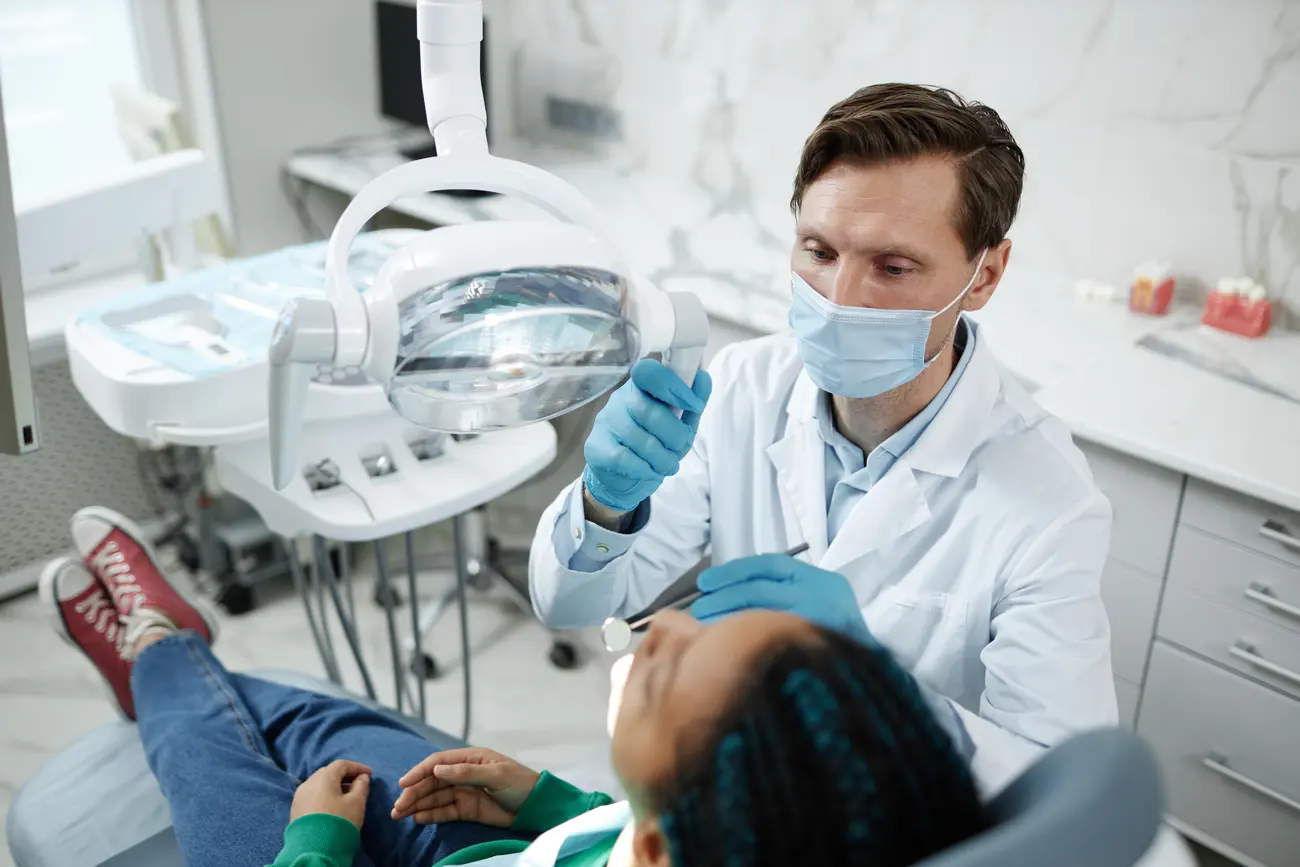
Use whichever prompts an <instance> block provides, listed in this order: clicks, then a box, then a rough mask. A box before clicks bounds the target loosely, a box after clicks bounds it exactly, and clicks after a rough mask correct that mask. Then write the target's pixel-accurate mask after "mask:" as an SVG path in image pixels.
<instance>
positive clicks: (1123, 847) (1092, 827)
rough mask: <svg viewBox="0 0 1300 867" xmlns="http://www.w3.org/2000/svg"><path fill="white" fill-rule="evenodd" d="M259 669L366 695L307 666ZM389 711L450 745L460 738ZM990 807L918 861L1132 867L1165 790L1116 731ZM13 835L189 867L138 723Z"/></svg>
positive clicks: (48, 795)
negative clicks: (962, 837) (969, 828)
mask: <svg viewBox="0 0 1300 867" xmlns="http://www.w3.org/2000/svg"><path fill="white" fill-rule="evenodd" d="M259 676H261V677H265V678H267V679H269V680H275V681H278V682H281V683H287V684H289V685H291V686H298V687H301V688H304V689H312V690H315V691H317V692H322V693H326V694H333V695H346V696H348V697H351V698H355V696H351V695H350V694H348V693H345V692H343V691H341V690H340V689H339V688H338V687H336V686H334V685H333V684H330V683H327V682H325V681H321V680H317V679H315V678H311V677H306V676H304V675H301V674H296V673H292V672H276V671H273V672H259ZM358 700H360V699H358ZM363 703H365V702H364V701H363ZM372 706H373V705H372ZM380 710H381V711H383V712H385V713H387V714H389V715H390V716H392V717H393V718H394V719H399V720H400V721H402V722H403V723H405V724H406V725H408V726H410V727H411V728H413V729H415V730H416V731H419V732H420V733H421V734H423V735H424V736H425V737H427V738H428V739H429V740H430V741H431V742H432V743H434V744H436V745H437V746H438V747H440V748H448V747H452V746H456V745H458V743H459V742H458V741H457V739H455V738H453V737H451V736H450V735H447V734H445V733H443V732H440V731H438V730H436V729H433V728H430V727H429V726H426V725H423V724H421V723H419V722H417V721H415V720H412V719H410V718H407V717H401V716H399V715H398V714H397V713H396V712H394V711H391V710H388V709H386V708H380ZM575 782H576V781H575ZM988 809H989V821H990V827H989V829H988V830H987V831H986V832H984V833H983V834H981V835H979V836H978V837H975V838H973V839H971V840H968V841H966V842H965V843H962V844H961V845H958V846H956V847H953V848H952V849H949V850H948V851H946V852H944V853H942V854H940V855H937V856H934V857H932V858H929V859H927V860H926V861H924V862H923V863H922V864H921V865H918V867H1042V865H1045V864H1050V865H1052V867H1133V865H1134V864H1136V863H1137V862H1138V861H1139V860H1140V859H1141V858H1142V856H1143V855H1144V854H1145V853H1146V852H1147V850H1148V849H1150V847H1151V845H1152V842H1153V841H1154V839H1155V836H1156V833H1157V831H1158V830H1159V827H1160V823H1161V814H1162V810H1163V793H1162V790H1161V786H1160V777H1159V772H1158V770H1157V767H1156V763H1155V759H1154V756H1153V755H1152V753H1151V750H1150V749H1149V748H1148V747H1147V746H1146V745H1145V744H1144V743H1143V742H1142V741H1141V740H1139V739H1138V738H1137V737H1136V736H1135V735H1133V734H1131V733H1129V732H1126V731H1122V730H1119V729H1114V730H1109V729H1108V730H1101V731H1096V732H1090V733H1088V734H1084V735H1080V736H1078V737H1076V738H1074V739H1072V740H1070V741H1068V742H1066V743H1065V744H1062V745H1061V746H1059V747H1057V748H1056V749H1053V750H1051V751H1050V752H1048V753H1047V754H1045V755H1044V756H1043V758H1042V759H1040V760H1039V761H1037V762H1036V763H1035V764H1034V765H1033V766H1032V767H1030V768H1029V769H1028V770H1027V771H1025V772H1024V773H1023V774H1022V775H1021V776H1020V777H1018V778H1017V779H1016V780H1015V781H1014V782H1012V783H1011V785H1009V786H1008V787H1007V788H1006V789H1004V790H1003V791H1002V792H1001V793H1000V794H999V795H998V796H997V797H996V798H994V800H993V801H991V802H990V803H989V808H988ZM8 837H9V848H10V851H11V853H12V854H13V858H14V863H15V864H16V867H183V862H182V860H181V856H180V852H179V850H178V849H177V846H176V839H175V837H174V836H173V835H172V829H171V817H170V814H169V813H168V810H167V803H166V801H165V800H164V799H163V796H162V792H161V791H159V789H158V785H157V783H156V782H155V781H154V779H153V776H152V775H151V774H150V772H149V768H148V766H147V765H146V763H145V759H144V752H143V749H142V748H141V746H140V739H139V738H138V737H137V736H136V734H135V727H134V726H132V725H130V724H128V723H117V724H113V725H109V726H103V727H101V728H99V729H96V730H94V731H92V732H90V733H88V734H87V735H85V736H83V737H82V738H80V739H79V740H77V741H76V742H74V743H73V744H72V745H71V746H70V747H69V748H68V749H67V750H65V751H64V752H62V753H60V754H59V755H58V756H56V757H54V758H53V759H52V760H50V762H48V763H47V764H46V765H45V766H44V767H42V768H41V770H40V771H38V772H37V773H36V774H35V775H33V777H32V778H31V779H30V780H28V781H27V783H26V784H25V785H24V786H23V788H22V789H20V790H19V792H18V794H17V796H16V797H15V798H14V802H13V805H12V807H11V808H10V811H9V818H8Z"/></svg>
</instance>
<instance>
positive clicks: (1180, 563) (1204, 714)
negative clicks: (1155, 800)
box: [1080, 443, 1300, 867]
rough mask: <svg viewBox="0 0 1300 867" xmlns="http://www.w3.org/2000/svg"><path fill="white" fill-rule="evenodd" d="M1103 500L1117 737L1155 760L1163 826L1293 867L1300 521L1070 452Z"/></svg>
mask: <svg viewBox="0 0 1300 867" xmlns="http://www.w3.org/2000/svg"><path fill="white" fill-rule="evenodd" d="M1080 447H1081V448H1082V449H1083V452H1084V454H1085V455H1086V456H1087V458H1088V462H1089V464H1090V465H1091V466H1092V469H1093V475H1094V477H1095V478H1096V480H1097V484H1098V486H1099V487H1100V488H1101V490H1102V492H1103V493H1105V494H1106V496H1107V498H1109V499H1110V501H1111V506H1112V508H1113V510H1114V516H1115V518H1114V529H1113V532H1112V542H1111V550H1110V555H1109V559H1108V560H1107V562H1106V566H1105V569H1104V571H1103V573H1102V587H1101V592H1102V599H1103V601H1104V602H1105V605H1106V611H1107V614H1108V615H1109V617H1110V623H1111V654H1112V660H1113V663H1114V671H1115V693H1116V697H1117V698H1118V700H1119V709H1120V724H1121V725H1125V726H1130V727H1131V726H1134V725H1136V727H1137V730H1138V732H1139V733H1140V734H1142V735H1143V736H1144V737H1145V738H1147V740H1148V741H1149V742H1151V744H1152V745H1153V746H1154V747H1155V749H1156V753H1157V755H1158V756H1159V758H1160V762H1161V768H1162V770H1163V772H1164V775H1165V788H1166V791H1167V792H1168V797H1169V813H1170V815H1171V816H1173V817H1174V818H1175V819H1177V820H1179V821H1180V822H1181V823H1183V824H1184V825H1185V826H1188V827H1191V828H1195V829H1196V830H1197V831H1198V832H1200V836H1201V838H1202V839H1204V840H1209V841H1215V842H1217V844H1218V845H1219V847H1220V848H1221V849H1223V850H1224V851H1225V852H1226V853H1227V854H1229V855H1233V854H1237V853H1240V854H1244V855H1247V856H1249V857H1251V858H1254V859H1256V860H1258V861H1259V862H1260V863H1263V864H1266V865H1268V867H1292V865H1300V854H1297V853H1300V759H1298V758H1297V757H1298V756H1300V752H1297V751H1296V749H1295V745H1296V742H1297V738H1298V737H1300V515H1297V514H1296V513H1295V512H1290V511H1287V510H1285V509H1279V508H1277V507H1274V506H1272V505H1270V504H1268V503H1263V502H1260V501H1258V500H1254V499H1252V498H1250V497H1246V496H1243V495H1241V494H1238V493H1235V492H1232V491H1227V490H1224V489H1222V488H1218V487H1215V486H1213V485H1210V484H1208V483H1206V482H1203V481H1200V480H1198V479H1186V478H1184V477H1183V476H1181V475H1179V474H1177V473H1174V472H1172V471H1169V470H1166V469H1163V468H1159V467H1155V466H1152V465H1151V464H1148V463H1145V462H1143V461H1141V460H1138V459H1136V458H1133V457H1129V456H1127V455H1122V454H1119V453H1117V452H1114V451H1111V450H1109V449H1104V448H1100V447H1097V446H1092V445H1088V444H1083V443H1081V444H1080Z"/></svg>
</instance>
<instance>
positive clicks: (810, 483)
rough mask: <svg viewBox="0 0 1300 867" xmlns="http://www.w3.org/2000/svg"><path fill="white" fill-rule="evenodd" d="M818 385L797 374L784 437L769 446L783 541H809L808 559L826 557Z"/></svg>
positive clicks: (802, 374) (824, 483)
mask: <svg viewBox="0 0 1300 867" xmlns="http://www.w3.org/2000/svg"><path fill="white" fill-rule="evenodd" d="M817 393H818V392H817V386H816V385H814V384H813V382H812V380H811V379H809V378H808V374H807V373H800V374H799V378H798V379H796V380H795V384H794V390H793V391H792V392H791V394H790V400H789V403H788V404H787V407H786V424H785V431H784V436H783V437H782V438H781V439H779V440H777V441H776V442H774V443H772V445H770V446H768V447H767V456H768V458H769V459H770V460H771V461H772V466H773V467H775V468H776V480H777V486H778V487H779V488H780V491H781V514H782V518H783V519H784V521H785V532H786V540H787V542H788V543H789V544H790V545H791V546H794V545H796V544H798V543H799V542H801V541H802V542H807V543H808V559H809V560H810V561H811V562H814V563H815V562H817V560H818V559H820V558H821V557H822V555H823V554H825V553H826V444H825V443H823V442H822V438H821V435H820V434H819V433H818V432H817V419H816V418H815V417H814V416H813V408H814V405H815V401H816V400H817Z"/></svg>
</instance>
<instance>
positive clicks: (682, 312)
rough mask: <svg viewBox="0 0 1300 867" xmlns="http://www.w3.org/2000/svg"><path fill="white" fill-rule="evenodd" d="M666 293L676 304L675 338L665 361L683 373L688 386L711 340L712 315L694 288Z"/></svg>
mask: <svg viewBox="0 0 1300 867" xmlns="http://www.w3.org/2000/svg"><path fill="white" fill-rule="evenodd" d="M666 294H667V295H668V300H669V301H670V302H671V303H672V306H673V319H674V322H673V339H672V343H670V344H669V345H668V349H667V350H666V351H665V352H664V363H665V364H667V365H668V369H669V370H671V371H672V372H673V373H675V374H677V375H678V376H680V377H681V379H682V382H684V383H686V387H687V388H693V387H694V386H695V374H696V372H697V371H698V370H699V369H700V366H701V364H702V363H703V362H704V349H705V347H706V346H707V345H708V343H709V315H708V313H706V312H705V310H704V304H703V303H702V302H701V301H700V298H699V296H698V295H696V294H695V293H694V292H668V293H666Z"/></svg>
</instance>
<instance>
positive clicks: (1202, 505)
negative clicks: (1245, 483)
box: [1182, 479, 1300, 566]
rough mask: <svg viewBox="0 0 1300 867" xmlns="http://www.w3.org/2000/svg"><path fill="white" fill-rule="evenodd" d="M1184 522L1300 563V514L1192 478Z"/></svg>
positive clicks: (1291, 561) (1296, 563) (1296, 564)
mask: <svg viewBox="0 0 1300 867" xmlns="http://www.w3.org/2000/svg"><path fill="white" fill-rule="evenodd" d="M1182 520H1183V523H1184V524H1187V525H1189V526H1192V527H1195V528H1196V529H1198V530H1204V531H1205V532H1207V533H1210V534H1212V535H1215V536H1218V537H1220V538H1222V539H1227V540H1229V541H1231V542H1236V543H1237V544H1238V545H1245V546H1246V547H1247V548H1253V549H1255V550H1256V551H1259V552H1261V553H1264V554H1268V555H1269V556H1270V557H1277V558H1278V559H1279V560H1285V561H1286V562H1288V563H1290V564H1292V565H1293V566H1300V515H1297V514H1296V513H1295V512H1292V511H1290V510H1288V509H1283V508H1281V507H1279V506H1271V505H1269V504H1268V503H1265V502H1263V501H1262V500H1256V499H1254V498H1252V497H1247V496H1245V495H1244V494H1238V493H1236V492H1234V491H1228V490H1225V489H1223V488H1219V487H1215V486H1214V485H1211V484H1209V483H1208V482H1202V481H1200V480H1198V479H1191V480H1189V481H1188V483H1187V499H1186V500H1185V501H1184V503H1183V517H1182Z"/></svg>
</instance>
